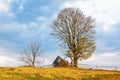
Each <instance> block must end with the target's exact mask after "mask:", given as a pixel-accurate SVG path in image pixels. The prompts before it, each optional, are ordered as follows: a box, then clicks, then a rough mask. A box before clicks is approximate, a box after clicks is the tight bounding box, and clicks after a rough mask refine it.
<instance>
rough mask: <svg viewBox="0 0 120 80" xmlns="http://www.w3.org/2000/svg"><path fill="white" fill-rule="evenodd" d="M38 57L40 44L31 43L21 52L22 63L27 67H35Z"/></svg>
mask: <svg viewBox="0 0 120 80" xmlns="http://www.w3.org/2000/svg"><path fill="white" fill-rule="evenodd" d="M39 55H40V44H39V43H37V42H33V43H31V44H30V45H29V46H28V47H27V48H26V49H24V50H23V52H22V57H21V58H22V61H23V62H24V63H26V64H28V65H29V66H33V67H34V66H35V64H36V63H38V62H39V61H38V60H37V59H38V56H39Z"/></svg>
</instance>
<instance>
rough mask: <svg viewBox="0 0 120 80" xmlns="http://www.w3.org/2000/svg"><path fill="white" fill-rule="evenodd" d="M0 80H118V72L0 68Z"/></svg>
mask: <svg viewBox="0 0 120 80" xmlns="http://www.w3.org/2000/svg"><path fill="white" fill-rule="evenodd" d="M0 80H120V72H117V71H105V70H85V69H79V68H32V67H17V68H12V67H0Z"/></svg>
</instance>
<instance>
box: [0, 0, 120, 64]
mask: <svg viewBox="0 0 120 80" xmlns="http://www.w3.org/2000/svg"><path fill="white" fill-rule="evenodd" d="M67 7H74V8H79V9H80V10H82V11H83V13H84V14H85V15H87V16H92V17H94V18H95V19H96V28H95V29H96V34H95V42H96V46H97V49H96V51H95V52H94V54H93V55H92V56H91V58H89V59H87V60H83V61H79V63H80V64H91V65H102V66H108V65H109V66H120V36H119V35H120V10H119V9H120V0H104V1H102V0H0V66H19V65H23V63H22V62H21V59H20V55H21V52H22V51H23V49H25V48H26V47H27V46H28V45H29V44H30V43H31V42H32V41H38V42H39V43H40V44H41V50H42V53H41V54H40V57H39V60H40V61H41V64H40V65H47V64H52V62H53V61H54V59H55V58H56V56H58V55H59V56H61V57H62V58H65V57H64V55H63V54H64V52H63V51H62V49H61V48H60V47H59V44H60V42H59V40H57V39H56V38H55V37H53V36H52V35H50V33H51V28H50V27H51V24H52V20H54V19H55V18H56V16H57V14H58V13H59V12H60V10H61V9H64V8H67Z"/></svg>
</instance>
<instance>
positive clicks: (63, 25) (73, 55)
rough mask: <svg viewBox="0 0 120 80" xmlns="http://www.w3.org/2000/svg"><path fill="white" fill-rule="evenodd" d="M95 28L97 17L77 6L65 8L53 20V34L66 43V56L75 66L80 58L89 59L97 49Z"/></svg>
mask: <svg viewBox="0 0 120 80" xmlns="http://www.w3.org/2000/svg"><path fill="white" fill-rule="evenodd" d="M94 28H95V19H94V18H92V17H91V16H88V17H87V16H85V15H83V12H82V11H81V10H79V9H77V8H65V9H63V10H61V11H60V13H59V14H58V16H57V18H56V19H55V20H53V23H52V30H53V31H52V34H53V35H54V36H55V37H57V38H58V39H60V40H61V41H62V42H63V45H64V44H65V45H66V47H67V49H68V51H69V52H67V54H66V56H68V57H69V58H70V59H71V62H72V63H73V64H74V66H75V67H77V64H78V60H79V59H87V58H89V57H90V56H91V54H92V53H93V52H94V51H95V43H94V34H95V29H94Z"/></svg>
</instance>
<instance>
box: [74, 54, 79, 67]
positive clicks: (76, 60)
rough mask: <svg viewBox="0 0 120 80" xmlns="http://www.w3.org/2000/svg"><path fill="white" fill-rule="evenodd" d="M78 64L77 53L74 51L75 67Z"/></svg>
mask: <svg viewBox="0 0 120 80" xmlns="http://www.w3.org/2000/svg"><path fill="white" fill-rule="evenodd" d="M77 64H78V58H77V54H75V53H74V67H77Z"/></svg>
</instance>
